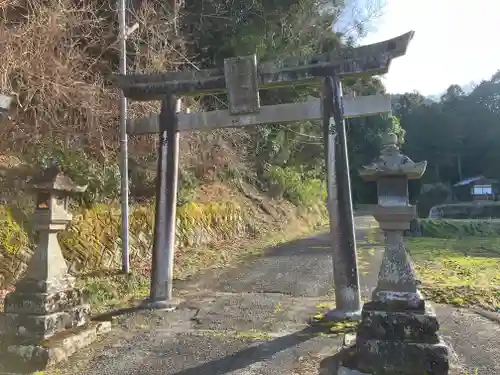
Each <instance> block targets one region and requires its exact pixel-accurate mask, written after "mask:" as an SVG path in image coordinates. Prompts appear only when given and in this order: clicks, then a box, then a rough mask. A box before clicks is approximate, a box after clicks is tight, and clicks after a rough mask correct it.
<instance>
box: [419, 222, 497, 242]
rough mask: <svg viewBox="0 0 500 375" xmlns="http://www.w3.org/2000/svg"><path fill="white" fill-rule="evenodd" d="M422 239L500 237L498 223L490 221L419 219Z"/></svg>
mask: <svg viewBox="0 0 500 375" xmlns="http://www.w3.org/2000/svg"><path fill="white" fill-rule="evenodd" d="M420 225H421V227H422V236H423V237H434V238H457V237H458V238H460V237H469V236H475V237H497V236H500V222H498V221H492V220H453V219H449V220H433V219H421V220H420Z"/></svg>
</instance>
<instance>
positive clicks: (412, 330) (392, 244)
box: [349, 134, 449, 375]
mask: <svg viewBox="0 0 500 375" xmlns="http://www.w3.org/2000/svg"><path fill="white" fill-rule="evenodd" d="M426 167H427V162H426V161H423V162H420V163H414V162H413V161H411V160H410V159H409V158H408V157H407V156H405V155H403V154H402V153H401V151H400V150H399V147H398V138H397V136H396V135H395V134H387V135H386V136H385V137H384V139H383V144H382V150H381V154H380V157H379V158H378V159H377V160H376V161H375V162H373V163H372V164H371V165H368V166H365V167H363V168H362V169H361V171H360V175H361V177H362V178H363V179H364V180H365V181H375V182H376V183H377V190H378V205H377V206H376V208H375V211H374V214H373V215H374V217H375V219H376V220H377V221H378V222H379V225H380V229H381V230H382V231H383V232H384V234H385V252H384V257H383V260H382V264H381V267H380V271H379V276H378V284H377V287H376V288H375V290H374V291H373V294H372V300H371V301H370V302H367V303H365V304H364V306H363V310H362V320H361V323H360V325H359V327H358V330H357V333H356V344H355V346H354V350H353V357H352V360H353V362H352V363H351V365H352V366H355V367H356V368H357V370H360V371H361V372H362V373H367V374H386V373H391V374H392V373H397V374H408V375H421V374H429V375H438V374H439V375H443V374H447V373H448V368H449V363H448V349H447V347H446V345H445V344H444V343H443V341H442V339H441V338H440V337H439V335H438V330H439V323H438V321H437V318H436V315H435V313H434V311H433V309H432V307H431V306H430V305H429V304H428V303H427V302H426V301H425V300H424V298H423V297H422V294H421V293H420V291H419V290H418V286H419V282H418V280H417V278H416V274H415V270H414V267H413V264H412V262H411V260H410V258H409V256H408V254H407V252H406V249H405V245H404V238H403V232H404V231H405V230H408V229H409V228H410V221H411V220H412V219H413V218H414V217H415V216H416V208H415V206H412V205H410V204H409V194H408V180H410V179H419V178H421V176H422V175H423V174H424V172H425V169H426ZM349 367H350V366H349ZM358 373H359V372H358Z"/></svg>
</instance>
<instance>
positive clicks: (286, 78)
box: [113, 31, 414, 101]
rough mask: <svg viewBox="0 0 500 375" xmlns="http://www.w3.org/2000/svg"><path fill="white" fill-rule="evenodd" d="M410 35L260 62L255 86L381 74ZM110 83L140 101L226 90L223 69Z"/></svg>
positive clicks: (402, 51)
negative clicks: (298, 56)
mask: <svg viewBox="0 0 500 375" xmlns="http://www.w3.org/2000/svg"><path fill="white" fill-rule="evenodd" d="M413 36H414V32H413V31H409V32H407V33H405V34H402V35H400V36H398V37H395V38H392V39H388V40H385V41H382V42H379V43H374V44H369V45H364V46H360V47H344V48H340V49H338V50H335V51H332V52H328V53H323V54H319V55H314V56H308V57H301V58H295V57H284V58H279V59H275V60H272V61H264V62H260V63H257V66H256V70H257V75H256V80H257V82H256V84H257V85H258V88H259V89H269V88H277V87H284V86H290V85H294V86H297V85H299V84H310V83H311V81H315V80H317V79H318V78H319V77H325V76H329V75H337V76H340V77H342V78H345V77H352V76H359V75H378V74H384V73H387V71H388V70H389V66H390V63H391V61H392V59H394V58H397V57H400V56H403V55H405V54H406V50H407V48H408V45H409V43H410V41H411V40H412V38H413ZM240 58H241V57H240ZM233 59H237V58H233ZM228 60H231V59H228ZM113 81H114V83H115V85H116V86H117V87H119V88H121V89H122V90H123V92H124V94H125V96H126V97H128V98H130V99H133V100H141V101H148V100H162V99H163V98H165V96H166V95H179V96H180V95H182V96H189V95H203V94H214V93H221V92H226V91H227V88H226V77H225V75H224V68H215V69H202V70H194V69H193V70H184V71H181V72H164V73H155V74H128V75H120V74H117V75H114V76H113Z"/></svg>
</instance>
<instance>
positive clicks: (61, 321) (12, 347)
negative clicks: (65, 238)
mask: <svg viewBox="0 0 500 375" xmlns="http://www.w3.org/2000/svg"><path fill="white" fill-rule="evenodd" d="M31 185H32V189H33V191H34V192H35V193H36V207H35V213H34V218H33V228H34V230H35V231H36V232H37V234H38V244H37V247H36V249H35V252H34V254H33V256H32V258H31V260H30V262H29V263H28V267H27V271H26V274H25V275H24V277H23V278H22V279H20V280H19V281H18V282H17V284H16V287H15V291H14V292H12V293H9V294H7V296H6V298H5V308H4V314H3V315H2V316H0V318H1V319H0V352H1V354H3V355H5V354H6V353H7V358H8V359H12V358H14V357H19V358H20V359H22V360H23V361H25V362H33V363H35V364H36V366H38V367H44V366H45V365H46V364H48V363H49V362H55V361H57V358H53V357H54V353H55V352H54V351H52V352H50V350H49V349H50V348H49V345H48V344H47V339H51V340H52V341H57V340H54V339H55V338H57V337H58V335H59V334H62V335H59V336H64V337H68V332H67V330H71V329H73V328H76V327H81V326H84V325H86V323H88V322H89V314H90V306H89V304H88V303H87V299H86V296H85V295H84V293H82V292H81V291H79V290H78V289H76V288H75V279H74V277H72V276H71V275H69V273H68V267H67V265H66V261H65V260H64V257H63V254H62V251H61V247H60V245H59V242H58V239H57V233H58V232H60V231H62V230H64V229H65V228H66V226H67V225H68V224H69V223H70V222H71V219H72V215H71V214H70V213H69V212H68V209H69V207H68V204H69V197H70V195H71V194H73V193H76V192H83V191H84V190H85V189H86V187H81V186H77V185H76V184H75V183H74V182H73V181H72V180H71V179H70V178H69V177H68V176H65V175H64V174H63V173H62V172H61V170H60V169H59V168H58V167H51V168H48V169H46V170H45V171H44V172H43V173H42V174H41V175H40V176H39V177H38V178H36V179H34V180H33V181H32V184H31ZM63 341H64V340H63ZM70 341H71V340H70ZM70 341H68V340H66V344H67V343H68V342H70ZM63 346H64V345H63ZM66 349H67V348H66ZM67 351H69V352H71V350H66V352H67ZM56 352H57V351H56ZM62 352H65V350H59V352H57V353H59V354H58V355H59V356H61V355H62V354H61V353H62ZM51 353H52V354H51ZM51 356H52V357H51Z"/></svg>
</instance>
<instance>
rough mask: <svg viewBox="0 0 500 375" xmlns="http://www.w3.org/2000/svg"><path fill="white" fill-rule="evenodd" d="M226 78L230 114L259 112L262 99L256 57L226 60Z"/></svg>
mask: <svg viewBox="0 0 500 375" xmlns="http://www.w3.org/2000/svg"><path fill="white" fill-rule="evenodd" d="M224 76H225V79H226V88H227V95H228V98H229V112H230V113H231V114H232V115H242V114H249V113H255V112H258V111H259V109H260V99H259V86H258V80H257V57H256V55H251V56H243V57H235V58H229V59H225V60H224Z"/></svg>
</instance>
